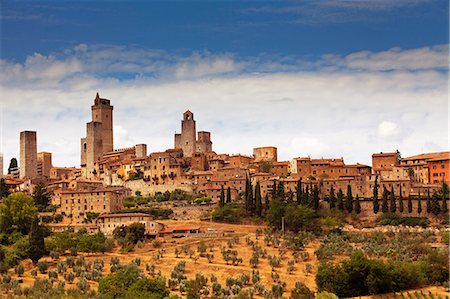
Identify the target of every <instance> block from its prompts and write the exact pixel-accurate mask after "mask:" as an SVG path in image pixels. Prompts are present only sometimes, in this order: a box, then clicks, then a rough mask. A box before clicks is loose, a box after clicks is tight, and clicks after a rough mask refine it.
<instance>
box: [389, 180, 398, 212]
mask: <svg viewBox="0 0 450 299" xmlns="http://www.w3.org/2000/svg"><path fill="white" fill-rule="evenodd" d="M389 200H390V202H389V212H391V213H395V212H396V211H397V203H396V202H395V193H394V184H392V186H391V192H390V194H389Z"/></svg>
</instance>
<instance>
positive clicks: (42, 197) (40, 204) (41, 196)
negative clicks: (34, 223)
mask: <svg viewBox="0 0 450 299" xmlns="http://www.w3.org/2000/svg"><path fill="white" fill-rule="evenodd" d="M33 199H34V203H35V205H36V207H37V208H38V211H40V212H42V211H44V210H45V208H47V206H48V204H49V202H50V193H49V192H48V191H47V187H45V185H44V183H41V182H40V183H37V184H36V187H35V188H34V192H33Z"/></svg>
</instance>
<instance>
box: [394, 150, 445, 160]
mask: <svg viewBox="0 0 450 299" xmlns="http://www.w3.org/2000/svg"><path fill="white" fill-rule="evenodd" d="M429 159H450V152H435V153H424V154H419V155H415V156H411V157H406V158H402V160H429Z"/></svg>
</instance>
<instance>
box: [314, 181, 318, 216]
mask: <svg viewBox="0 0 450 299" xmlns="http://www.w3.org/2000/svg"><path fill="white" fill-rule="evenodd" d="M313 208H314V210H316V211H317V210H318V209H319V188H318V187H317V185H314V189H313Z"/></svg>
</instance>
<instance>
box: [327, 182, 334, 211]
mask: <svg viewBox="0 0 450 299" xmlns="http://www.w3.org/2000/svg"><path fill="white" fill-rule="evenodd" d="M328 202H329V204H330V209H334V208H335V207H336V195H335V194H334V188H333V186H331V188H330V196H329V197H328Z"/></svg>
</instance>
